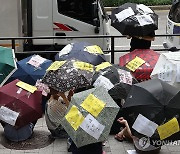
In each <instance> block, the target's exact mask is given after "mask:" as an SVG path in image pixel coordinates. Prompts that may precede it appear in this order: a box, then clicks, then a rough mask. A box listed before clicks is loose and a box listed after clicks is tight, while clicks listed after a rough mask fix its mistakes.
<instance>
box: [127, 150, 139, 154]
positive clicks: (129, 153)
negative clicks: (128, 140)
mask: <svg viewBox="0 0 180 154" xmlns="http://www.w3.org/2000/svg"><path fill="white" fill-rule="evenodd" d="M127 153H128V154H138V153H137V152H136V150H127Z"/></svg>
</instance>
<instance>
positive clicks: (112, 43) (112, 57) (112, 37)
mask: <svg viewBox="0 0 180 154" xmlns="http://www.w3.org/2000/svg"><path fill="white" fill-rule="evenodd" d="M111 63H112V64H114V36H111Z"/></svg>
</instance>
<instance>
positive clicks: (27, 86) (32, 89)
mask: <svg viewBox="0 0 180 154" xmlns="http://www.w3.org/2000/svg"><path fill="white" fill-rule="evenodd" d="M16 85H17V86H18V87H20V88H22V89H24V90H27V91H29V92H30V93H34V92H35V91H36V90H37V88H36V87H35V86H32V85H30V84H27V83H25V82H22V81H19V82H17V83H16Z"/></svg>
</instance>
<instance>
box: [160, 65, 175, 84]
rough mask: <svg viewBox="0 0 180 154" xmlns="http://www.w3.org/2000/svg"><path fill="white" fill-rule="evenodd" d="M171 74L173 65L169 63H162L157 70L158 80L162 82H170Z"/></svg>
mask: <svg viewBox="0 0 180 154" xmlns="http://www.w3.org/2000/svg"><path fill="white" fill-rule="evenodd" d="M172 74H173V64H171V63H168V64H167V63H164V64H162V67H161V68H160V70H159V74H158V78H159V79H161V80H162V81H171V80H172Z"/></svg>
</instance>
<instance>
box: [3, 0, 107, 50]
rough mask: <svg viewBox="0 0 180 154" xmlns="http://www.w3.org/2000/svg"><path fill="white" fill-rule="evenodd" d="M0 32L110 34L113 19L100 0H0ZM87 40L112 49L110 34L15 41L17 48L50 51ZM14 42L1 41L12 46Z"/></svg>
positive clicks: (33, 35) (48, 34) (6, 34)
mask: <svg viewBox="0 0 180 154" xmlns="http://www.w3.org/2000/svg"><path fill="white" fill-rule="evenodd" d="M0 3H1V6H0V7H2V8H1V9H0V20H1V25H0V36H1V37H19V36H28V37H35V36H83V35H86V36H87V35H109V34H110V23H109V21H110V19H109V17H108V15H106V13H105V11H104V7H103V5H102V2H101V0H86V1H83V0H0ZM77 41H86V42H89V43H92V44H96V45H99V46H100V47H101V48H102V49H103V50H108V49H109V43H110V42H109V39H107V38H87V39H37V40H26V41H22V42H21V41H19V42H16V46H17V47H19V48H18V51H20V50H21V51H38V50H41V51H44V50H46V51H49V50H57V49H62V47H64V46H65V45H67V44H69V43H72V42H77ZM10 43H11V42H5V41H1V42H0V45H3V46H9V45H10Z"/></svg>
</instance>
